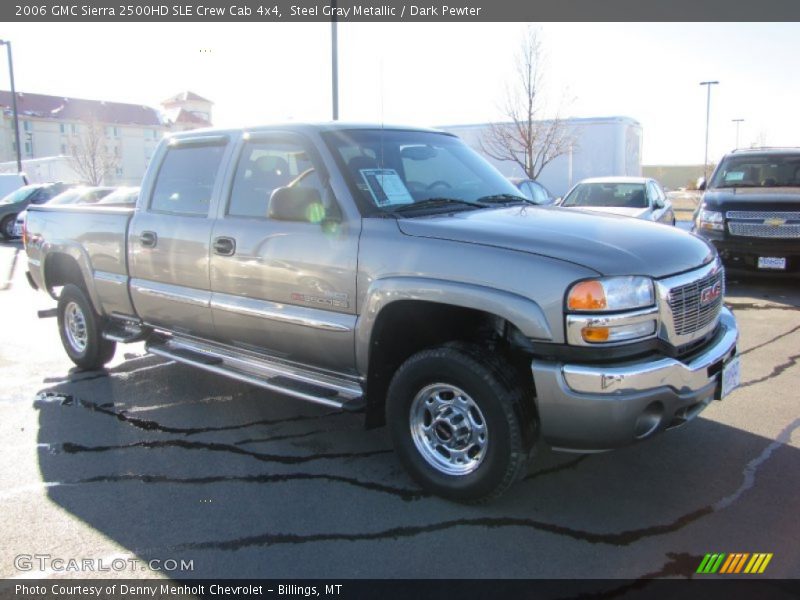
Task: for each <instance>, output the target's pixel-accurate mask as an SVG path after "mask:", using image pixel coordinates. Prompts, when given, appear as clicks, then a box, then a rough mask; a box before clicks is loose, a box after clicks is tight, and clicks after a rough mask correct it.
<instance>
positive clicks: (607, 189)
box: [561, 182, 647, 208]
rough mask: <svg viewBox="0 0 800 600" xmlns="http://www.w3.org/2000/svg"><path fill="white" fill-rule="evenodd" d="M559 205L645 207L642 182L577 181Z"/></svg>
mask: <svg viewBox="0 0 800 600" xmlns="http://www.w3.org/2000/svg"><path fill="white" fill-rule="evenodd" d="M561 206H614V207H620V208H647V198H646V197H645V193H644V184H643V183H607V182H605V183H579V184H578V185H577V186H575V188H573V190H572V191H571V192H570V193H569V194H568V195H567V197H566V198H564V202H562V203H561Z"/></svg>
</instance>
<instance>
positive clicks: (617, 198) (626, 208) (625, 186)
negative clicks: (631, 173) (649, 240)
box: [560, 177, 675, 225]
mask: <svg viewBox="0 0 800 600" xmlns="http://www.w3.org/2000/svg"><path fill="white" fill-rule="evenodd" d="M560 206H562V207H564V208H570V209H582V210H589V211H593V212H601V213H611V214H616V215H623V216H626V217H635V218H637V219H645V220H648V221H656V222H658V223H666V224H668V225H675V211H674V210H673V209H672V203H671V202H670V201H669V200H668V199H667V195H666V194H665V193H664V190H663V189H662V187H661V185H660V184H659V183H658V182H657V181H656V180H655V179H648V178H646V177H596V178H593V179H584V180H583V181H580V182H579V183H577V184H575V186H574V187H573V188H572V189H571V190H570V191H569V193H568V194H567V195H566V196H565V197H564V200H563V201H562V202H561V204H560Z"/></svg>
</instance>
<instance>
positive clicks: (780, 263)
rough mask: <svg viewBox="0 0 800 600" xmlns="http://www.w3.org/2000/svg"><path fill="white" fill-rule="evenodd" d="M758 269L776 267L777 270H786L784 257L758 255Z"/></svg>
mask: <svg viewBox="0 0 800 600" xmlns="http://www.w3.org/2000/svg"><path fill="white" fill-rule="evenodd" d="M758 268H759V269H776V270H778V271H785V270H786V259H785V258H783V257H782V256H780V257H779V256H759V257H758Z"/></svg>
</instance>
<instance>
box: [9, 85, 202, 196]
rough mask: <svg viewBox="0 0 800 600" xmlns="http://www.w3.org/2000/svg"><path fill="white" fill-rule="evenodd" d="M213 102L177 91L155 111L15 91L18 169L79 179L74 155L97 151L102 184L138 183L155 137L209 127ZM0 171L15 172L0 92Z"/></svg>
mask: <svg viewBox="0 0 800 600" xmlns="http://www.w3.org/2000/svg"><path fill="white" fill-rule="evenodd" d="M212 106H213V103H212V102H211V101H210V100H207V99H205V98H202V97H201V96H198V95H197V94H195V93H193V92H188V91H187V92H182V93H180V94H177V95H175V96H172V97H171V98H168V99H167V100H164V101H163V102H162V103H161V106H160V108H159V109H156V108H153V107H150V106H143V105H139V104H127V103H123V102H105V101H102V100H86V99H82V98H68V97H61V96H49V95H45V94H28V93H25V92H17V112H18V115H19V136H20V147H21V149H22V161H23V171H25V172H26V173H27V175H28V177H29V179H30V180H31V181H53V180H62V181H82V180H85V177H83V176H82V174H81V173H80V169H78V168H76V166H75V160H74V158H75V155H76V154H82V155H85V154H86V153H87V152H89V150H88V147H89V146H90V143H89V142H87V137H88V138H92V140H91V142H92V146H93V148H96V149H93V150H92V152H94V153H96V154H102V157H103V160H106V161H107V162H108V164H109V165H111V168H110V169H109V170H108V173H107V174H106V176H105V180H104V181H103V183H104V184H106V185H138V184H139V182H140V181H141V178H142V175H143V174H144V172H145V169H146V168H147V164H148V163H149V162H150V159H151V158H152V156H153V152H154V151H155V148H156V146H157V145H158V142H159V140H160V139H161V138H162V137H163V136H164V135H165V134H166V133H169V132H172V131H185V130H187V129H196V128H199V127H209V126H210V125H211V109H212ZM0 111H1V118H2V121H0V172H15V171H16V169H17V165H16V142H15V138H14V114H13V111H12V98H11V93H10V92H8V91H3V90H0Z"/></svg>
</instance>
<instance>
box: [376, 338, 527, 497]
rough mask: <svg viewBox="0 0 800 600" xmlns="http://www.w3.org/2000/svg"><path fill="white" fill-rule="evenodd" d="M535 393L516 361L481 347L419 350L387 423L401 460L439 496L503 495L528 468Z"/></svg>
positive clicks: (389, 402) (397, 386) (399, 377)
mask: <svg viewBox="0 0 800 600" xmlns="http://www.w3.org/2000/svg"><path fill="white" fill-rule="evenodd" d="M448 390H449V391H448ZM528 390H529V387H528V386H526V385H525V384H524V383H523V380H522V378H521V377H520V376H519V374H518V373H517V371H516V370H515V369H513V368H512V367H511V365H509V364H508V363H506V362H505V361H504V360H502V359H501V358H499V357H497V356H496V355H494V354H491V353H489V352H488V351H486V350H483V349H481V348H479V347H477V346H472V345H466V344H451V345H445V346H441V347H438V348H433V349H429V350H423V351H421V352H418V353H417V354H414V355H413V356H411V358H409V359H408V360H406V361H405V362H404V363H403V364H402V365H401V366H400V368H399V369H398V370H397V372H396V373H395V375H394V377H393V378H392V381H391V384H390V385H389V390H388V394H387V399H386V423H387V425H388V428H389V432H390V435H391V437H392V441H393V443H394V447H395V451H396V452H397V454H398V457H399V459H400V461H401V462H402V464H403V466H404V467H405V468H406V470H407V471H408V472H409V474H410V475H411V476H412V477H413V478H414V480H415V481H417V483H419V484H420V485H421V486H422V487H423V488H424V489H426V490H428V491H431V492H433V493H435V494H437V495H439V496H443V497H445V498H448V499H450V500H455V501H458V502H469V503H476V502H485V501H488V500H491V499H493V498H496V497H497V496H499V495H500V494H502V493H503V492H504V491H505V490H506V489H507V488H508V487H509V486H511V485H512V484H513V483H514V482H515V481H516V480H517V479H518V478H519V477H520V476H521V475H522V474H523V473H524V472H525V467H526V464H527V459H528V456H529V454H530V452H531V449H532V447H533V445H534V443H535V439H536V423H535V417H534V415H533V414H532V412H533V411H532V409H531V406H532V399H531V398H526V393H528ZM461 392H463V394H462V393H461ZM465 397H466V399H465ZM448 398H450V400H449V403H448ZM526 402H528V404H527V405H526ZM472 405H474V407H477V409H478V410H477V413H475V412H474V411H473V406H472ZM435 406H438V407H439V408H438V409H437V408H433V407H435ZM459 407H460V408H459ZM453 413H455V416H453ZM434 415H436V416H435V417H434ZM481 421H483V423H484V427H483V429H482V430H483V432H485V437H484V441H483V442H481V441H480V432H481V426H480V422H481ZM464 425H465V426H464ZM426 428H427V429H426ZM464 430H467V431H468V432H469V433H464ZM448 432H449V433H448ZM458 436H461V439H457V438H458ZM465 440H466V441H465ZM481 443H483V446H482V447H481ZM448 444H450V445H451V448H453V450H452V451H451V449H450V448H448V447H447V445H448ZM470 444H471V445H470ZM465 447H467V448H469V450H468V451H467V452H466V455H464V448H465ZM476 449H477V450H476ZM459 460H461V461H464V462H465V464H458V461H459ZM470 469H471V470H470ZM456 471H457V472H456Z"/></svg>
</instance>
